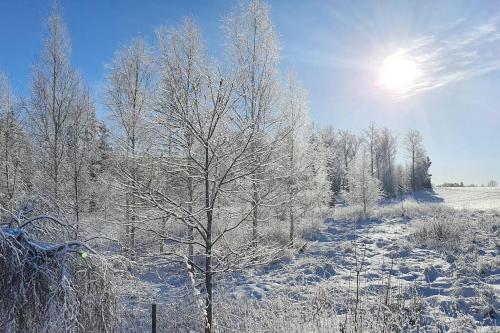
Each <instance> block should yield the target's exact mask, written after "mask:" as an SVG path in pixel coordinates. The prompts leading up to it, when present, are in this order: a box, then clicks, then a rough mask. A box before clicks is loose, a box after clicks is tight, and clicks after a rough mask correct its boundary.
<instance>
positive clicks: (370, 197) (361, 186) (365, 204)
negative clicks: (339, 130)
mask: <svg viewBox="0 0 500 333" xmlns="http://www.w3.org/2000/svg"><path fill="white" fill-rule="evenodd" d="M367 155H368V154H367V153H366V148H365V147H363V148H362V149H361V151H360V153H359V154H358V155H357V156H356V160H355V162H354V163H353V165H352V167H351V169H350V170H349V174H348V178H349V192H346V193H345V197H346V201H347V202H348V203H349V204H350V205H353V206H359V207H361V208H362V210H363V215H364V217H365V218H366V217H368V215H369V213H370V211H371V209H372V208H373V207H374V206H376V205H377V203H378V201H379V200H380V198H381V197H382V195H383V190H382V187H381V184H380V181H379V180H378V179H377V178H376V177H373V176H372V175H371V170H370V162H369V156H367Z"/></svg>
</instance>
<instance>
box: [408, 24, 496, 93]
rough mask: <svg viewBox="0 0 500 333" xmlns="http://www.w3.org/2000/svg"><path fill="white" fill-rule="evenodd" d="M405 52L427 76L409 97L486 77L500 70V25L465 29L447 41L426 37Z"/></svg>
mask: <svg viewBox="0 0 500 333" xmlns="http://www.w3.org/2000/svg"><path fill="white" fill-rule="evenodd" d="M453 30H457V29H453ZM451 34H453V36H450V35H451ZM404 51H405V52H406V53H407V54H408V55H409V56H411V57H412V59H413V60H414V61H415V62H416V63H417V65H418V66H419V68H420V69H421V70H422V72H423V73H424V75H422V77H421V78H420V79H419V80H418V81H417V82H415V83H414V85H413V87H412V89H410V90H409V91H408V93H407V95H415V94H417V93H419V92H422V91H426V90H430V89H434V88H438V87H442V86H445V85H447V84H451V83H454V82H458V81H462V80H467V79H470V78H473V77H477V76H480V75H484V74H486V73H489V72H491V71H496V70H499V69H500V56H499V55H500V21H499V19H493V20H491V21H490V22H487V23H483V24H480V25H477V26H475V27H472V28H470V27H469V28H468V29H464V28H462V29H461V31H460V30H459V31H458V32H457V31H453V33H451V32H449V33H448V34H447V37H441V38H439V37H437V36H423V37H420V38H418V39H415V40H414V41H413V42H412V43H411V44H410V46H409V47H408V48H406V49H405V50H404Z"/></svg>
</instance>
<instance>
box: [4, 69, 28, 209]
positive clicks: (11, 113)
mask: <svg viewBox="0 0 500 333" xmlns="http://www.w3.org/2000/svg"><path fill="white" fill-rule="evenodd" d="M19 109H20V108H19V105H18V103H16V100H15V97H14V96H13V94H12V91H11V89H10V85H9V82H8V79H7V77H6V76H5V75H4V74H3V73H1V72H0V207H2V208H3V209H5V210H8V211H13V210H14V208H15V207H16V205H17V204H19V203H20V201H21V200H22V199H23V197H24V196H25V195H26V193H27V192H28V191H29V190H30V189H29V188H30V184H31V177H30V174H31V149H30V146H29V140H28V138H27V136H26V133H25V132H24V130H23V128H22V126H21V123H20V115H19Z"/></svg>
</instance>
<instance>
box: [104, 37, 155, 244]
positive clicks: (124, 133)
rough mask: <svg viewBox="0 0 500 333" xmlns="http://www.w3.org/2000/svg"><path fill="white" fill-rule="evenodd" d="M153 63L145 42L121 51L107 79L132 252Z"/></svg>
mask: <svg viewBox="0 0 500 333" xmlns="http://www.w3.org/2000/svg"><path fill="white" fill-rule="evenodd" d="M152 78H153V63H152V59H151V56H150V52H149V48H148V46H147V45H146V43H145V42H144V41H143V40H141V39H135V40H133V41H132V42H131V43H130V44H129V45H127V46H125V47H123V48H122V49H120V50H119V51H118V52H117V53H116V54H115V57H114V60H113V62H112V64H111V65H110V69H109V74H108V77H107V89H106V105H107V106H108V108H109V109H110V111H111V114H112V118H113V121H114V124H115V125H116V127H115V130H116V132H115V137H116V141H117V146H118V148H119V149H120V153H121V155H120V156H121V159H120V161H118V164H117V165H116V177H117V179H116V182H115V185H116V187H117V188H118V189H119V190H120V192H122V193H123V196H124V198H123V199H124V200H123V201H124V202H123V203H121V204H120V206H122V207H124V208H125V230H126V234H127V238H128V245H127V247H128V250H130V251H132V253H133V252H134V250H135V243H136V237H135V236H136V232H135V231H136V222H137V218H138V216H137V214H138V213H137V209H138V206H139V205H140V203H139V202H137V188H136V184H137V183H138V182H139V177H140V171H141V170H140V166H141V165H140V164H141V155H142V154H143V153H144V151H145V150H146V149H147V147H148V145H149V144H150V141H149V133H148V128H147V121H146V120H147V117H148V112H149V107H150V106H149V105H148V101H149V99H150V97H151V94H152V93H151V89H152V84H153V83H152Z"/></svg>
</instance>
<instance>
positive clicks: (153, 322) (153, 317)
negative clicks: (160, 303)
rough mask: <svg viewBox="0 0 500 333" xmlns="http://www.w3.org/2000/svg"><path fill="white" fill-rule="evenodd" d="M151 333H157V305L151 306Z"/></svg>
mask: <svg viewBox="0 0 500 333" xmlns="http://www.w3.org/2000/svg"><path fill="white" fill-rule="evenodd" d="M151 333H156V304H155V303H153V304H151Z"/></svg>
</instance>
